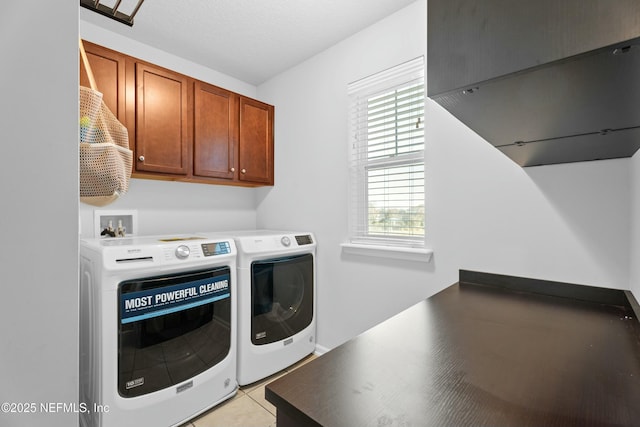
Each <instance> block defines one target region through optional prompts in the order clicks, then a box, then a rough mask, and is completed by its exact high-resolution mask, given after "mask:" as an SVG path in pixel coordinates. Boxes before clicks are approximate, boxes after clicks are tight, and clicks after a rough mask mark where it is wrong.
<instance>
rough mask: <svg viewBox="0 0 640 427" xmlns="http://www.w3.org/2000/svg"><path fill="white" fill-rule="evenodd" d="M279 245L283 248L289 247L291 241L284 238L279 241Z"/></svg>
mask: <svg viewBox="0 0 640 427" xmlns="http://www.w3.org/2000/svg"><path fill="white" fill-rule="evenodd" d="M280 243H282V245H283V246H287V247H288V246H289V245H290V244H291V239H289V238H288V237H287V236H284V237H283V238H282V239H280Z"/></svg>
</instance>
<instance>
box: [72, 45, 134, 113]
mask: <svg viewBox="0 0 640 427" xmlns="http://www.w3.org/2000/svg"><path fill="white" fill-rule="evenodd" d="M82 43H83V45H84V50H85V51H86V52H87V59H88V60H89V65H90V66H91V71H92V72H93V77H94V78H95V80H96V85H97V86H98V91H100V92H102V99H103V100H104V103H105V104H106V105H107V107H108V108H109V110H111V112H112V113H113V115H115V116H116V117H117V118H118V120H120V122H121V123H125V56H124V55H122V54H121V53H118V52H115V51H113V50H110V49H106V48H104V47H102V46H98V45H95V44H93V43H89V42H87V41H83V42H82ZM80 86H85V87H91V85H90V84H89V78H88V77H87V72H86V70H85V69H84V64H83V63H82V60H81V61H80Z"/></svg>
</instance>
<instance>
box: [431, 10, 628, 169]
mask: <svg viewBox="0 0 640 427" xmlns="http://www.w3.org/2000/svg"><path fill="white" fill-rule="evenodd" d="M452 1H453V3H451V2H452ZM516 3H517V4H516ZM570 3H571V4H575V7H576V8H578V7H579V6H580V4H581V3H580V2H575V1H571V2H568V1H567V2H566V3H563V2H556V1H555V0H554V1H546V0H545V1H542V0H541V2H540V3H538V2H514V3H506V4H505V3H501V2H497V1H493V0H491V1H490V0H484V1H483V2H480V3H476V2H473V1H468V0H430V1H429V14H430V15H429V19H430V20H429V26H431V28H432V29H431V30H429V31H430V33H429V36H430V37H432V39H433V40H436V41H433V40H432V41H430V44H429V61H430V62H431V64H429V73H430V74H431V75H430V76H428V78H429V80H428V84H429V85H430V86H431V87H428V89H429V96H430V97H431V98H432V99H433V100H435V101H436V102H438V103H439V104H440V105H442V106H443V107H444V108H445V109H447V110H448V111H449V112H450V113H451V114H453V115H454V116H455V117H457V118H458V119H459V120H460V121H461V122H463V123H464V124H466V125H467V126H468V127H469V128H471V129H472V130H474V131H475V132H476V133H477V134H478V135H480V136H481V137H483V138H484V139H485V140H486V141H488V142H489V143H491V144H492V145H493V146H495V147H496V148H497V149H498V150H500V151H501V152H503V153H504V154H505V155H507V156H508V157H509V158H511V159H512V160H513V161H515V162H516V163H517V164H519V165H521V166H537V165H547V164H556V163H569V162H580V161H588V160H599V159H614V158H622V157H630V156H632V155H633V154H634V153H635V152H636V151H637V150H638V149H639V148H640V37H638V35H640V26H638V25H637V24H635V22H636V21H638V17H637V14H635V15H632V16H635V17H636V18H633V19H636V21H628V23H627V24H625V25H626V26H625V27H624V28H621V26H618V27H611V26H607V27H606V28H605V29H604V30H603V31H602V32H601V33H602V34H601V33H595V34H594V33H593V32H589V29H588V28H584V27H585V26H587V25H591V26H592V27H593V26H595V25H596V24H598V25H603V24H602V23H601V21H602V20H603V19H604V18H602V16H603V15H601V13H602V10H609V9H603V7H606V6H609V5H612V4H617V5H623V2H618V3H615V2H611V3H609V2H602V1H596V0H589V1H587V2H586V3H582V5H583V6H585V7H586V6H587V5H589V6H590V7H591V10H593V12H589V11H587V12H585V15H584V16H581V18H583V20H582V21H580V20H576V19H573V18H572V16H573V15H571V13H574V12H572V11H571V10H569V9H568V8H567V7H564V9H563V8H560V7H561V6H559V5H564V6H566V5H569V4H570ZM625 4H626V5H632V7H633V8H638V5H640V2H638V3H633V2H632V3H629V2H626V3H625ZM480 5H483V6H485V5H492V6H493V8H489V7H488V6H487V7H486V10H484V9H483V10H481V6H480ZM506 5H509V7H510V8H511V9H510V10H507V11H505V6H506ZM523 7H527V8H529V9H527V10H525V11H524V12H521V13H520V12H518V10H517V8H523ZM559 8H560V9H559ZM580 10H584V8H582V9H580ZM629 13H630V10H629V6H627V9H626V10H623V9H620V10H613V11H610V16H609V18H608V19H617V20H619V21H622V17H624V16H626V15H628V14H629ZM599 14H600V15H599ZM529 16H532V17H534V18H531V20H532V21H534V22H532V23H528V22H527V20H528V19H529ZM587 17H588V18H589V19H591V20H592V21H591V22H589V21H588V19H587ZM536 19H537V21H535V20H536ZM552 19H555V20H556V21H555V22H552V23H551V24H549V22H550V21H552ZM492 20H493V21H492ZM576 21H577V22H579V24H576V23H575V22H576ZM511 22H514V23H511ZM454 24H455V25H454ZM571 25H580V26H581V27H580V26H577V27H571ZM509 26H511V28H509ZM545 26H546V27H545ZM607 28H612V29H611V30H610V31H611V32H610V33H607V31H609V30H607ZM595 30H596V29H595V28H594V32H595ZM491 31H493V33H490V32H491ZM495 32H501V34H500V35H499V37H498V36H496V35H495V34H494V33H495ZM614 32H618V34H614ZM443 34H444V35H443ZM592 34H593V35H592ZM623 34H626V35H632V37H634V38H630V39H626V41H621V42H616V43H614V44H611V41H610V40H611V39H614V40H615V38H616V37H617V36H620V35H623ZM505 35H506V36H505ZM533 35H538V38H540V39H543V38H544V37H548V38H549V39H550V38H551V37H554V39H553V40H551V42H550V41H549V40H547V41H544V42H543V41H538V40H536V39H535V37H532V36H533ZM578 37H581V38H580V39H578ZM532 39H533V40H532ZM603 40H609V43H601V42H602V41H603ZM618 40H620V39H619V38H618ZM622 40H625V39H622ZM545 43H546V44H545ZM541 46H543V47H541ZM544 46H551V47H555V50H556V51H552V52H550V53H549V54H547V51H545V50H544V49H548V48H545V47H544ZM588 46H596V47H597V48H596V49H594V48H591V49H586V50H585V49H582V50H580V49H581V48H584V47H588ZM600 46H604V47H600ZM432 48H433V49H432ZM571 49H573V51H574V52H573V54H569V55H561V54H562V53H564V54H566V53H570V52H571ZM432 50H433V52H435V53H434V54H433V55H432V53H431V51H432ZM536 55H537V56H536ZM545 55H546V57H547V58H548V59H553V60H550V61H548V62H544V61H541V60H540V58H542V59H545ZM553 55H556V58H552V56H553ZM518 61H520V64H517V62H518ZM527 61H529V64H528V65H527V64H526V62H527ZM514 63H516V64H515V65H513V64H514ZM441 64H444V65H441ZM518 65H525V66H524V67H520V69H519V70H518V67H517V66H518ZM512 66H514V67H516V68H515V70H514V69H512V70H509V67H512ZM483 67H484V68H483ZM491 67H493V70H494V72H495V71H500V70H501V69H502V70H504V71H505V72H504V74H500V73H495V74H494V75H497V76H498V77H491V78H487V77H486V76H487V75H491V74H492V73H491V72H485V71H486V70H487V69H489V68H491ZM434 72H435V73H434ZM483 73H484V76H485V77H484V78H482V76H483ZM474 75H475V76H476V77H480V78H479V79H477V80H478V81H479V82H478V83H473V84H467V83H464V81H463V80H464V79H465V78H466V79H467V81H473V80H472V78H473V76H474ZM451 76H453V77H455V78H453V77H451ZM456 79H457V80H456ZM442 82H448V83H449V84H448V86H449V87H448V88H447V87H446V85H443V84H441V83H442ZM456 82H457V83H458V84H455V83H456ZM434 91H435V92H439V93H434Z"/></svg>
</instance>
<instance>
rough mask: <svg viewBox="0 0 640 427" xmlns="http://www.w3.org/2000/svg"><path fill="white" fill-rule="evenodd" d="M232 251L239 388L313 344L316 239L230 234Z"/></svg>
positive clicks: (287, 362) (299, 356)
mask: <svg viewBox="0 0 640 427" xmlns="http://www.w3.org/2000/svg"><path fill="white" fill-rule="evenodd" d="M228 234H229V235H231V236H233V237H234V238H235V242H236V246H237V248H238V258H237V266H238V349H237V351H238V371H237V378H238V383H239V384H240V385H246V384H250V383H253V382H255V381H258V380H261V379H263V378H266V377H268V376H269V375H272V374H274V373H276V372H278V371H280V370H282V369H285V368H287V367H288V366H290V365H292V364H294V363H296V362H297V361H299V360H301V359H303V358H304V357H305V356H307V355H309V354H311V353H313V352H314V351H315V346H316V318H315V314H316V267H315V266H316V262H315V257H316V240H315V237H314V236H313V234H312V233H309V232H292V231H274V230H248V231H230V232H228Z"/></svg>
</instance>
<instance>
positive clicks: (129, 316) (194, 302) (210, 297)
mask: <svg viewBox="0 0 640 427" xmlns="http://www.w3.org/2000/svg"><path fill="white" fill-rule="evenodd" d="M229 280H230V278H229V275H228V274H225V275H221V276H217V277H210V278H207V279H201V280H195V281H192V282H188V283H182V284H180V285H173V286H166V287H161V288H155V289H149V290H146V291H138V292H130V293H126V294H121V295H120V321H121V322H122V323H123V324H124V323H131V322H137V321H139V320H144V319H150V318H153V317H158V316H163V315H166V314H170V313H175V312H178V311H182V310H187V309H189V308H193V307H198V306H201V305H204V304H209V303H212V302H215V301H219V300H222V299H225V298H229V297H230V296H231V293H230V289H229Z"/></svg>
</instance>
